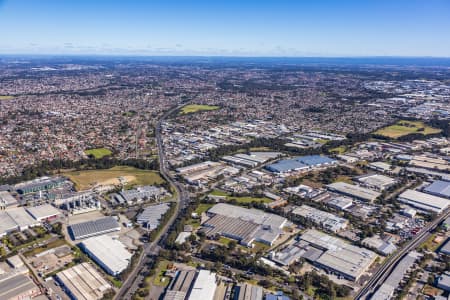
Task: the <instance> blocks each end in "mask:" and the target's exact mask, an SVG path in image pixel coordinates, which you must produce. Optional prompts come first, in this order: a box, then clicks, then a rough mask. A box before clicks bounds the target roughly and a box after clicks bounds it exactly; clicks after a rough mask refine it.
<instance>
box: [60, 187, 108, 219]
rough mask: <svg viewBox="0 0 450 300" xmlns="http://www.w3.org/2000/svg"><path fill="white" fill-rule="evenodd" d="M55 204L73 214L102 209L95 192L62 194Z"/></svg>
mask: <svg viewBox="0 0 450 300" xmlns="http://www.w3.org/2000/svg"><path fill="white" fill-rule="evenodd" d="M53 204H54V205H55V206H57V207H60V208H62V209H65V210H67V211H68V212H70V213H71V214H72V215H78V214H82V213H87V212H91V211H95V210H100V209H101V204H100V201H99V200H98V199H97V197H96V196H95V194H94V193H93V192H90V191H88V192H80V193H70V194H64V195H60V196H58V197H56V198H55V200H54V201H53Z"/></svg>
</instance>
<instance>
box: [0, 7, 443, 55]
mask: <svg viewBox="0 0 450 300" xmlns="http://www.w3.org/2000/svg"><path fill="white" fill-rule="evenodd" d="M0 53H2V54H62V55H65V54H99V55H162V56H164V55H180V56H185V55H186V56H189V55H198V56H283V57H288V56H294V57H297V56H298V57H305V56H306V57H308V56H314V57H320V56H324V57H341V56H343V57H346V56H434V57H450V1H449V0H422V1H417V0H333V1H331V0H328V1H327V0H271V1H265V0H258V1H253V0H240V1H239V0H227V1H222V0H209V1H203V0H0Z"/></svg>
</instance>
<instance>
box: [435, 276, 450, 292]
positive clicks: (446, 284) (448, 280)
mask: <svg viewBox="0 0 450 300" xmlns="http://www.w3.org/2000/svg"><path fill="white" fill-rule="evenodd" d="M436 287H438V288H440V289H442V290H444V291H446V292H450V272H445V273H444V274H442V275H441V276H439V277H438V278H437V280H436Z"/></svg>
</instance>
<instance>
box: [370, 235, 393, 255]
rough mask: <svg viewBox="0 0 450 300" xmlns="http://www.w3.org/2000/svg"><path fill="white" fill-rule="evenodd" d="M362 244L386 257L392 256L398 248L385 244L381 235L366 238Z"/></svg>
mask: <svg viewBox="0 0 450 300" xmlns="http://www.w3.org/2000/svg"><path fill="white" fill-rule="evenodd" d="M362 244H363V245H364V246H365V247H367V248H371V249H375V250H376V251H377V252H378V253H380V254H382V255H384V256H388V255H391V254H392V253H394V252H395V251H396V250H397V247H396V246H395V245H394V244H392V243H389V242H385V241H384V240H382V239H381V238H380V236H379V235H374V236H371V237H366V238H365V239H363V240H362Z"/></svg>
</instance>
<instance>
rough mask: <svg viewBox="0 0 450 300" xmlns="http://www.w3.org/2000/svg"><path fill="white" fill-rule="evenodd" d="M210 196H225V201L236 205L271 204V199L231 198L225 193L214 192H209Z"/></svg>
mask: <svg viewBox="0 0 450 300" xmlns="http://www.w3.org/2000/svg"><path fill="white" fill-rule="evenodd" d="M211 195H213V196H225V197H226V199H227V200H236V202H237V203H251V202H260V203H270V202H272V200H271V199H269V198H266V197H263V198H256V197H233V196H230V195H228V194H227V193H226V192H223V191H219V190H214V191H212V192H211Z"/></svg>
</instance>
